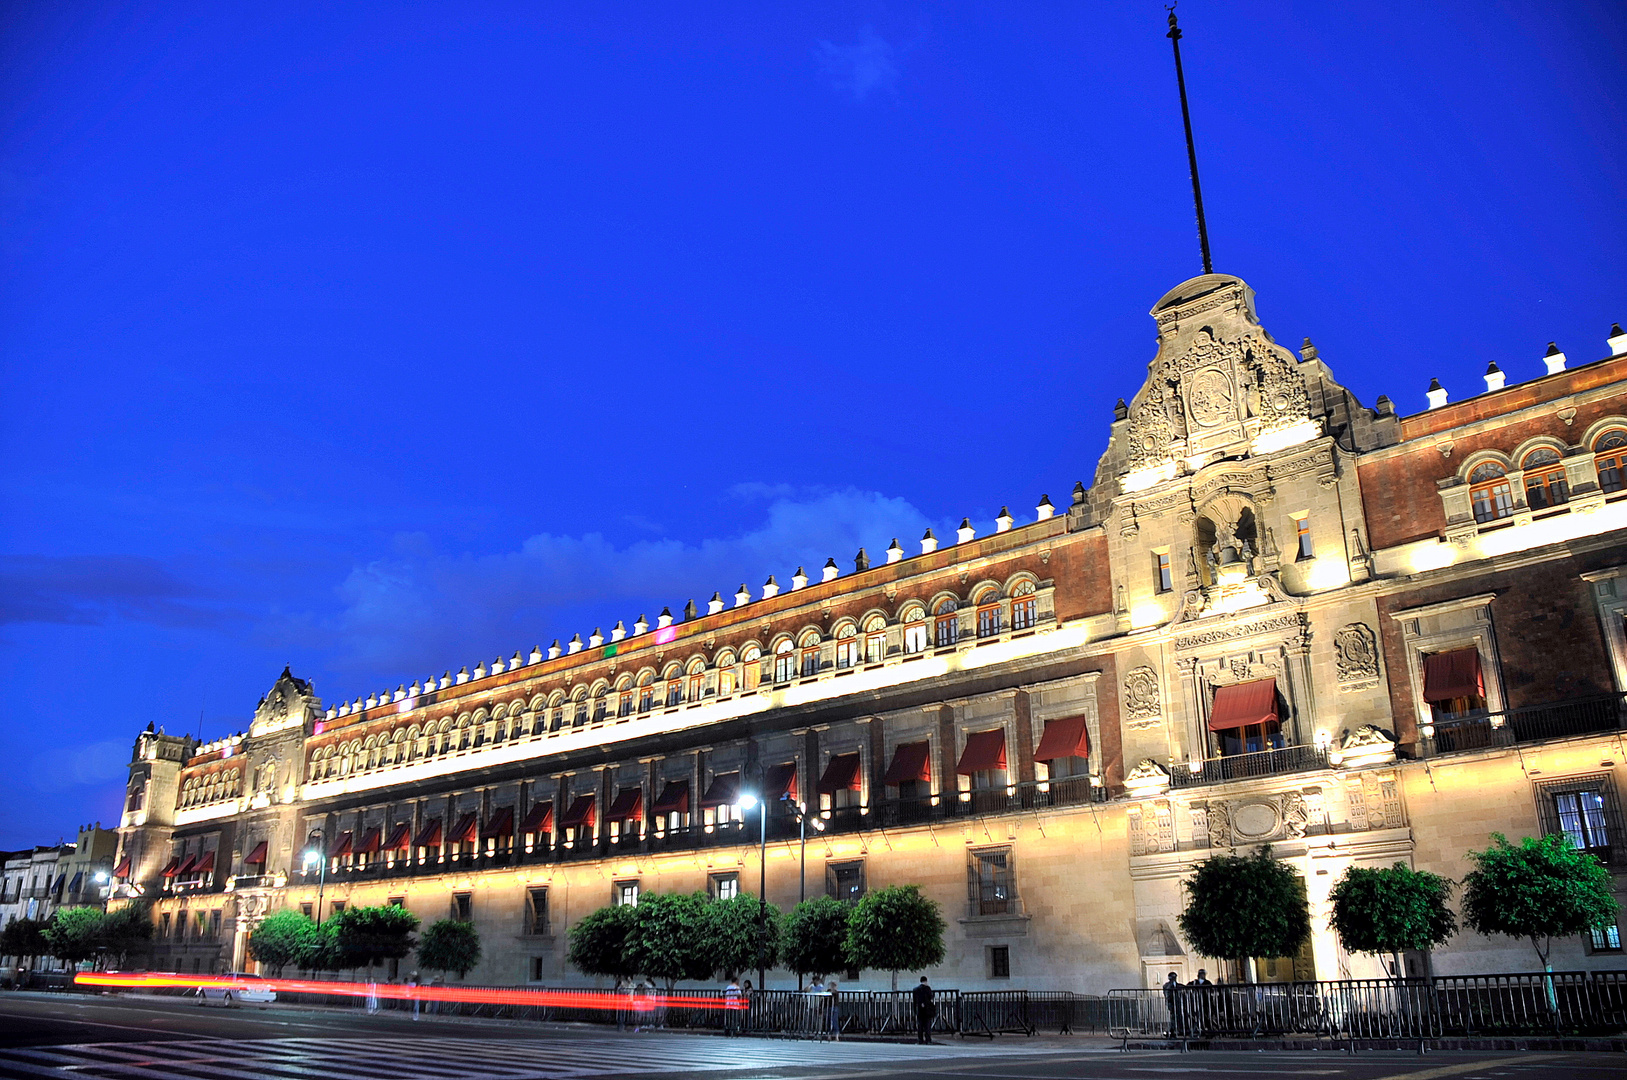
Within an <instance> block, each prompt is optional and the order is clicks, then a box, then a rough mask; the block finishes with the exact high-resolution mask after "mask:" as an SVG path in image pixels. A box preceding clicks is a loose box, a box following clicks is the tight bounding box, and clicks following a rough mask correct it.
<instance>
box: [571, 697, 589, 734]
mask: <svg viewBox="0 0 1627 1080" xmlns="http://www.w3.org/2000/svg"><path fill="white" fill-rule="evenodd" d="M587 722H588V703H587V699H586V698H583V699H582V700H581V701H578V702H577V703H576V718H575V719H574V720H572V721H571V726H572V727H581V726H582V725H583V724H585V723H587Z"/></svg>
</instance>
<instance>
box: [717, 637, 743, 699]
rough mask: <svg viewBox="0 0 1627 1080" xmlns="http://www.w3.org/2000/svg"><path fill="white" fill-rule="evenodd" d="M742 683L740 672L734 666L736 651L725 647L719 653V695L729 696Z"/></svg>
mask: <svg viewBox="0 0 1627 1080" xmlns="http://www.w3.org/2000/svg"><path fill="white" fill-rule="evenodd" d="M739 685H740V674H739V672H737V671H736V670H735V667H734V653H732V652H730V651H729V650H727V649H725V650H723V651H722V652H720V653H718V654H717V696H718V697H728V696H729V695H730V694H732V693H734V691H735V688H736V687H738V686H739Z"/></svg>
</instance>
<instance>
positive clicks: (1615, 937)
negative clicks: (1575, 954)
mask: <svg viewBox="0 0 1627 1080" xmlns="http://www.w3.org/2000/svg"><path fill="white" fill-rule="evenodd" d="M1587 934H1588V945H1590V946H1591V947H1592V949H1593V951H1594V952H1620V951H1621V925H1620V924H1619V923H1611V924H1610V925H1609V926H1606V927H1604V928H1603V929H1602V930H1601V929H1593V930H1589V931H1588V932H1587Z"/></svg>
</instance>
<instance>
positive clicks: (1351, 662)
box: [1333, 622, 1378, 693]
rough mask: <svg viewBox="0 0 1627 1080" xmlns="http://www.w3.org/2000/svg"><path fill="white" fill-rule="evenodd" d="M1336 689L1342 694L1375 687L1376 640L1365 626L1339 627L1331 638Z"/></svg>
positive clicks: (1376, 677) (1355, 624)
mask: <svg viewBox="0 0 1627 1080" xmlns="http://www.w3.org/2000/svg"><path fill="white" fill-rule="evenodd" d="M1333 652H1334V659H1335V661H1336V663H1337V667H1338V674H1339V689H1340V690H1341V691H1343V692H1345V693H1351V692H1354V691H1357V690H1371V689H1372V688H1373V687H1375V686H1377V685H1378V639H1377V638H1376V637H1374V635H1373V630H1372V628H1371V627H1369V626H1368V625H1367V624H1366V623H1359V622H1353V623H1350V624H1349V625H1347V626H1342V627H1340V628H1339V629H1338V631H1337V632H1335V633H1334V635H1333Z"/></svg>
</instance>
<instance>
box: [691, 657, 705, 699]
mask: <svg viewBox="0 0 1627 1080" xmlns="http://www.w3.org/2000/svg"><path fill="white" fill-rule="evenodd" d="M705 696H706V661H704V660H701V659H698V658H697V659H695V660H693V661H691V662H690V665H689V700H690V701H699V700H700V699H701V698H703V697H705Z"/></svg>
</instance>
